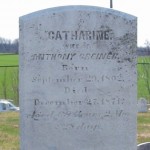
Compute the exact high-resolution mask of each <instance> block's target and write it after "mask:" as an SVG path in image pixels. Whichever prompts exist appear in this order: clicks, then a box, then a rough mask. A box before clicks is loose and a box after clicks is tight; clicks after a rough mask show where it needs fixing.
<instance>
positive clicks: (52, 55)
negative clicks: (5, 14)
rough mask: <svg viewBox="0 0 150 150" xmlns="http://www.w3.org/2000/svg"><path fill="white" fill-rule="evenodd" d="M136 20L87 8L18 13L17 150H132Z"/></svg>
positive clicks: (113, 12) (133, 148) (109, 11)
mask: <svg viewBox="0 0 150 150" xmlns="http://www.w3.org/2000/svg"><path fill="white" fill-rule="evenodd" d="M136 22H137V21H136V17H134V16H131V15H128V14H125V13H122V12H119V11H115V10H112V9H106V8H100V7H92V6H65V7H58V8H51V9H46V10H42V11H39V12H35V13H32V14H29V15H25V16H22V17H20V40H19V46H20V107H21V150H136V148H137V145H136V115H137V110H136V107H137V101H136V99H137V97H136V34H137V31H136Z"/></svg>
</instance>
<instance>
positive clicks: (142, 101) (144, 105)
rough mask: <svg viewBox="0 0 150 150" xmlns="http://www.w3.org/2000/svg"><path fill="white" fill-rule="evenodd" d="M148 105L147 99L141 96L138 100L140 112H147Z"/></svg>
mask: <svg viewBox="0 0 150 150" xmlns="http://www.w3.org/2000/svg"><path fill="white" fill-rule="evenodd" d="M147 111H148V107H147V100H146V99H145V98H140V99H139V100H138V112H143V113H145V112H147Z"/></svg>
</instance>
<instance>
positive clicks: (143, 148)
mask: <svg viewBox="0 0 150 150" xmlns="http://www.w3.org/2000/svg"><path fill="white" fill-rule="evenodd" d="M149 149H150V142H146V143H141V144H139V145H138V146H137V150H149Z"/></svg>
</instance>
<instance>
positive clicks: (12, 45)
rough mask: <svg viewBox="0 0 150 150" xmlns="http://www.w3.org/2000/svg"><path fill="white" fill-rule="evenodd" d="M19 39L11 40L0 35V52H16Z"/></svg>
mask: <svg viewBox="0 0 150 150" xmlns="http://www.w3.org/2000/svg"><path fill="white" fill-rule="evenodd" d="M18 47H19V40H18V39H15V40H14V41H11V40H9V39H5V38H2V37H0V53H16V54H17V53H18Z"/></svg>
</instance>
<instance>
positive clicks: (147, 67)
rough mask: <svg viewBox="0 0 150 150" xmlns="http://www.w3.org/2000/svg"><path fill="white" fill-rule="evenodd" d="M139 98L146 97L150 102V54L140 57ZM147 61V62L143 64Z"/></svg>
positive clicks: (138, 68)
mask: <svg viewBox="0 0 150 150" xmlns="http://www.w3.org/2000/svg"><path fill="white" fill-rule="evenodd" d="M138 63H139V64H138V67H137V72H138V85H137V87H138V98H140V97H144V98H146V99H147V100H148V101H149V102H150V93H149V91H148V88H147V87H148V85H147V84H148V83H147V81H148V82H149V87H150V56H146V57H139V58H138ZM142 63H146V64H142Z"/></svg>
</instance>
